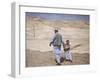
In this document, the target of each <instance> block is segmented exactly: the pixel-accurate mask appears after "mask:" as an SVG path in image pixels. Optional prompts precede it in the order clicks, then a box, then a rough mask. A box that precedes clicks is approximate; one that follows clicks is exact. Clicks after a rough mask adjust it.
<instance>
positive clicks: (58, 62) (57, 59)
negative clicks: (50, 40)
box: [55, 48, 61, 65]
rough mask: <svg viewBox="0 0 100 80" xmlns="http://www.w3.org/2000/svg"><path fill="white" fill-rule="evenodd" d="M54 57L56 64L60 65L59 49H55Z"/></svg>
mask: <svg viewBox="0 0 100 80" xmlns="http://www.w3.org/2000/svg"><path fill="white" fill-rule="evenodd" d="M55 57H56V61H57V64H58V65H60V64H61V62H60V58H61V51H60V50H59V48H55Z"/></svg>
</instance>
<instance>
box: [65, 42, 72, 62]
mask: <svg viewBox="0 0 100 80" xmlns="http://www.w3.org/2000/svg"><path fill="white" fill-rule="evenodd" d="M64 52H65V59H66V61H70V62H72V54H71V52H70V41H69V40H66V43H65V44H64Z"/></svg>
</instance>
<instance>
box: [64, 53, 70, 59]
mask: <svg viewBox="0 0 100 80" xmlns="http://www.w3.org/2000/svg"><path fill="white" fill-rule="evenodd" d="M65 59H66V60H69V56H68V51H66V52H65Z"/></svg>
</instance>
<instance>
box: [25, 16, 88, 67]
mask: <svg viewBox="0 0 100 80" xmlns="http://www.w3.org/2000/svg"><path fill="white" fill-rule="evenodd" d="M55 29H58V30H59V33H60V34H62V36H63V40H64V42H65V40H67V39H68V40H70V42H71V52H72V56H73V62H72V63H71V62H66V61H64V59H63V57H64V52H63V49H62V59H61V60H62V65H78V64H79V65H80V64H89V55H90V53H89V24H88V23H86V22H84V21H77V20H76V21H49V20H46V19H41V18H39V17H32V16H27V17H26V67H36V66H54V65H56V62H55V57H54V53H53V47H50V46H49V42H50V41H51V39H52V36H53V35H54V30H55Z"/></svg>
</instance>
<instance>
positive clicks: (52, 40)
mask: <svg viewBox="0 0 100 80" xmlns="http://www.w3.org/2000/svg"><path fill="white" fill-rule="evenodd" d="M54 40H55V35H54V36H53V37H52V39H51V42H50V44H49V46H51V45H52V44H53V43H54Z"/></svg>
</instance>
